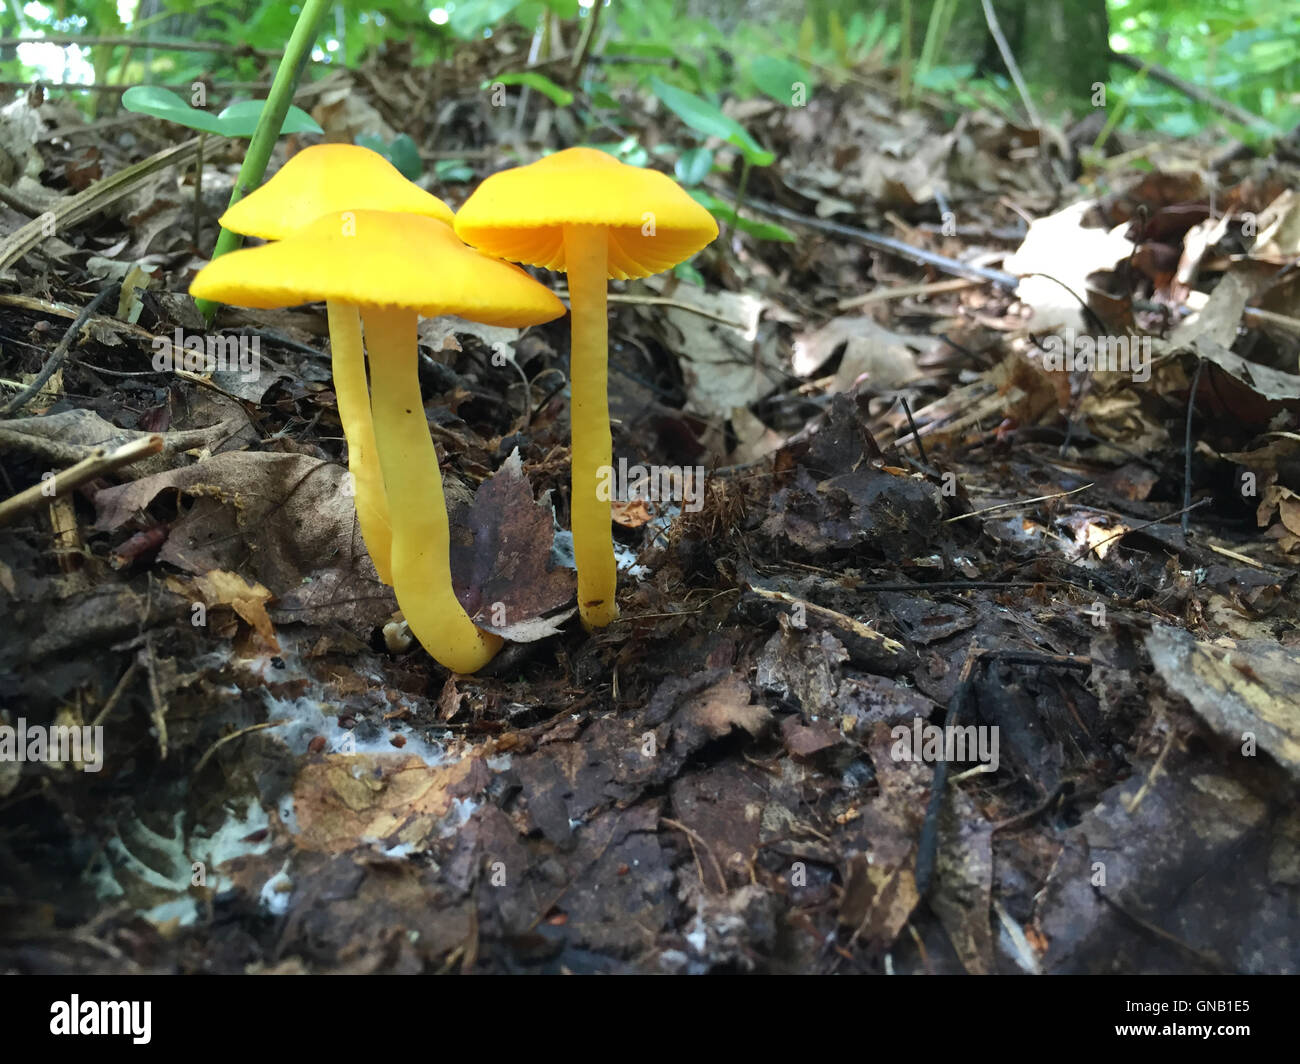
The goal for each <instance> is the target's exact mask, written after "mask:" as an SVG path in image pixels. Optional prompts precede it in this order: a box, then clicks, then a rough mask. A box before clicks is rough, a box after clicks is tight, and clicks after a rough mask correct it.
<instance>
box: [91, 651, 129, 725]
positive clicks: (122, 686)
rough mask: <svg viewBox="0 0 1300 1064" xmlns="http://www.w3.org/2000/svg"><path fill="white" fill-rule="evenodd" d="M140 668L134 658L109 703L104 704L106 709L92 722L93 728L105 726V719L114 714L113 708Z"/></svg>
mask: <svg viewBox="0 0 1300 1064" xmlns="http://www.w3.org/2000/svg"><path fill="white" fill-rule="evenodd" d="M139 667H140V662H139V660H138V659H136V658H132V659H131V664H130V665H128V666H127V667H126V672H124V673H122V678H121V679H120V680H118V681H117V686H116V687H114V688H113V693H112V694H110V695H109V696H108V701H107V702H105V703H104V708H103V709H101V710H100V711H99V713H98V714H97V715H96V717H95V719H94V720H93V721H91V722H90V726H91V727H92V728H93V727H96V726H97V725H100V724H103V723H104V718H105V717H107V716H108V715H109V714H110V713H112V712H113V707H115V706H116V705H117V703H118V701H119V700H120V699H121V697H122V695H123V694H124V693H125V692H126V685H127V684H129V683H130V682H131V678H132V677H133V676H134V675H135V670H136V669H138V668H139Z"/></svg>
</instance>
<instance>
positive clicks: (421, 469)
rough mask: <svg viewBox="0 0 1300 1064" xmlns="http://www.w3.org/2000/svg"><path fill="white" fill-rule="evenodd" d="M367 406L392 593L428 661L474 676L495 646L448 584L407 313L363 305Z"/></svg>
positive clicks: (441, 506) (437, 485)
mask: <svg viewBox="0 0 1300 1064" xmlns="http://www.w3.org/2000/svg"><path fill="white" fill-rule="evenodd" d="M362 319H363V321H364V322H365V335H366V348H367V350H368V351H369V353H370V383H371V407H372V410H373V414H374V426H375V439H376V441H377V443H378V449H379V463H380V466H381V467H382V468H383V471H384V486H385V489H386V493H387V496H388V514H389V520H390V521H391V523H392V529H393V548H392V566H393V591H394V592H395V593H396V594H397V604H398V605H399V606H400V607H401V608H402V613H403V614H404V615H405V616H406V623H407V624H408V625H409V626H410V629H411V632H412V634H414V636H415V638H416V639H418V640H419V641H420V644H421V645H422V646H423V647H424V649H425V650H427V651H428V652H429V653H430V654H431V655H433V658H434V660H435V661H437V662H438V663H439V664H440V665H444V666H446V667H447V668H449V669H451V670H453V671H454V672H475V671H477V670H478V669H481V668H482V667H483V666H484V665H486V664H487V663H488V662H489V661H491V660H492V658H493V657H494V656H495V655H496V653H497V651H498V650H500V649H501V645H502V640H501V637H500V636H498V635H494V634H492V633H491V632H484V631H482V630H481V629H479V628H478V627H477V626H476V625H475V624H474V622H473V621H472V620H470V617H469V614H468V613H466V612H465V607H463V606H462V605H461V604H460V601H459V600H458V599H457V598H456V592H455V590H454V589H453V588H452V583H451V535H450V530H449V527H448V521H447V503H446V501H445V499H444V496H443V490H442V473H441V471H440V470H439V469H438V453H437V451H435V450H434V447H433V438H432V437H431V436H430V435H429V423H428V421H427V420H426V419H425V416H424V403H423V402H422V401H421V399H420V377H419V372H418V363H417V361H416V359H417V348H416V330H415V326H416V315H415V313H414V312H413V311H407V310H389V309H378V308H374V307H366V308H364V309H363V310H362Z"/></svg>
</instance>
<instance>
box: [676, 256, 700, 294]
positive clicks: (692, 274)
mask: <svg viewBox="0 0 1300 1064" xmlns="http://www.w3.org/2000/svg"><path fill="white" fill-rule="evenodd" d="M673 276H674V277H677V278H679V279H680V280H683V281H686V282H688V283H690V284H693V285H699V287H701V288H703V287H704V274H702V273H700V271H699V270H697V269H696V268H695V267H694V266H692V265H691V264H690V263H689V262H679V263H678V264H677V265H676V266H674V267H673Z"/></svg>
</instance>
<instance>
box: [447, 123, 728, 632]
mask: <svg viewBox="0 0 1300 1064" xmlns="http://www.w3.org/2000/svg"><path fill="white" fill-rule="evenodd" d="M456 233H457V235H458V236H459V237H460V238H461V239H462V240H464V241H465V242H466V243H467V244H471V245H473V246H474V247H476V248H478V249H479V250H481V251H484V252H486V253H487V254H489V255H495V256H497V257H498V258H502V259H510V260H511V261H513V262H524V263H528V264H529V265H532V266H544V267H546V268H547V269H550V270H562V271H567V272H568V274H569V306H570V308H571V310H572V324H571V330H572V333H571V344H570V356H569V359H570V362H569V378H570V390H571V395H572V405H571V407H570V411H571V412H570V421H571V424H572V433H573V465H572V470H571V477H572V489H571V492H572V494H571V499H570V507H571V509H572V514H573V551H574V556H575V558H576V560H577V565H578V609H579V611H580V612H581V614H582V620H583V623H584V624H586V626H587V627H588V628H600V627H603V626H605V625H607V624H609V623H610V622H611V621H613V620H614V619H615V618H616V617H618V604H617V601H616V599H615V592H616V590H617V585H618V571H617V568H616V566H615V563H614V541H613V536H612V532H611V530H610V501H609V500H608V499H601V498H600V495H599V492H598V484H599V481H600V477H601V470H602V469H605V470H608V469H609V468H611V467H612V465H613V440H612V438H611V436H610V430H609V396H608V394H607V372H608V366H607V363H608V355H609V335H608V333H609V328H608V316H607V311H606V292H605V289H606V282H607V281H608V279H609V278H611V277H613V278H616V279H618V280H627V279H629V278H633V277H648V276H650V275H651V274H654V273H660V272H662V271H663V270H668V269H671V268H672V267H673V266H676V265H677V264H678V263H679V262H683V261H685V260H686V259H688V258H690V257H691V256H692V255H694V254H695V253H696V252H697V251H699V250H700V248H702V247H704V246H705V245H706V244H708V243H709V242H710V241H712V240H713V239H714V238H715V237H716V236H717V235H718V224H717V222H715V221H714V220H713V216H712V215H711V214H709V212H708V211H706V210H705V209H704V208H703V207H701V206H700V205H699V204H698V203H696V202H695V200H693V199H691V197H690V196H689V195H687V194H686V192H685V190H684V189H682V187H681V186H680V185H678V184H677V183H676V182H675V181H673V180H672V178H670V177H667V176H666V175H664V174H661V173H659V172H658V171H656V170H642V169H639V168H638V167H635V166H628V165H627V164H625V163H621V162H619V161H618V160H617V159H615V158H613V156H611V155H608V154H606V153H605V152H603V151H597V150H595V149H594V148H569V149H567V150H565V151H560V152H556V153H555V154H554V155H550V156H547V157H546V158H544V159H539V160H538V161H537V162H535V163H530V164H529V165H527V166H520V167H516V168H515V169H513V170H505V171H503V172H501V173H498V174H493V175H492V176H491V177H489V178H488V179H487V180H486V181H484V182H483V183H482V184H481V185H479V187H478V188H477V189H476V190H475V192H474V194H473V195H471V196H470V198H469V199H468V200H466V201H465V205H464V206H463V207H461V209H460V211H459V213H458V214H457V215H456Z"/></svg>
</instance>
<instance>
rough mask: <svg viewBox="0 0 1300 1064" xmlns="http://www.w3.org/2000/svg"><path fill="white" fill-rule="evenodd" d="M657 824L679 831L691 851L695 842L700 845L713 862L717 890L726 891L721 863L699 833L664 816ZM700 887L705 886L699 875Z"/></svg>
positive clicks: (701, 876)
mask: <svg viewBox="0 0 1300 1064" xmlns="http://www.w3.org/2000/svg"><path fill="white" fill-rule="evenodd" d="M659 823H661V824H667V825H668V826H669V827H670V828H676V829H677V830H678V831H680V832H681V833H682V834H683V835H685V836H686V838H687V840H688V841H690V842H691V849H692V850H694V849H695V843H696V842H698V843H699V844H700V846H701V847H702V848H703V849H704V853H705V855H706V856H707V857H708V858H709V860H710V861H712V862H713V871H714V873H715V874H716V875H717V877H718V889H719V890H721V891H726V889H727V877H726V875H725V874H724V873H723V871H722V865H721V863H720V862H719V861H718V858H717V856H716V855H715V854H714V852H713V847H711V846H710V845H709V844H708V843H707V842H705V841H704V839H703V838H702V837H701V836H700V833H699V832H698V831H696V830H695V829H694V828H691V827H688V826H687V825H685V824H683V823H682V822H681V821H679V820H673V819H671V818H670V817H666V816H661V817H660V818H659ZM695 863H696V865H697V866H698V865H699V858H698V857H697V858H696V859H695ZM700 871H701V873H702V872H703V869H700ZM700 885H701V886H705V885H706V884H705V883H704V876H703V874H701V875H700Z"/></svg>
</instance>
